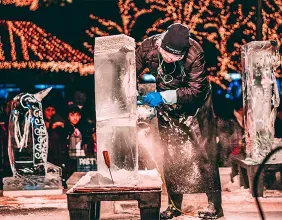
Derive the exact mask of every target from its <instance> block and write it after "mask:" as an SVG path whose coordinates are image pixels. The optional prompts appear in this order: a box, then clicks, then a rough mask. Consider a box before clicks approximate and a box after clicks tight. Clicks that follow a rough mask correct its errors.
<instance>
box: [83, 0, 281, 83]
mask: <svg viewBox="0 0 282 220" xmlns="http://www.w3.org/2000/svg"><path fill="white" fill-rule="evenodd" d="M144 1H145V3H146V4H147V8H148V9H139V8H137V7H136V6H135V4H134V2H133V1H132V0H120V1H119V3H118V7H119V10H120V15H121V20H122V25H119V24H117V23H116V22H113V21H110V20H106V19H101V18H99V17H97V16H94V15H91V17H90V18H91V19H93V20H95V21H96V23H95V24H96V26H95V27H91V28H90V29H89V30H87V34H88V35H89V36H90V37H91V38H92V40H93V41H94V39H93V38H94V36H95V35H97V36H104V35H109V34H112V33H113V29H115V30H116V31H117V32H118V33H124V34H127V35H130V34H131V30H132V28H133V26H134V25H135V23H136V20H137V19H138V18H139V19H141V18H140V15H142V14H145V13H147V14H149V13H153V12H154V13H155V12H158V13H160V15H161V17H160V18H159V19H157V20H156V21H155V22H154V23H153V24H152V25H150V26H149V27H148V28H147V30H146V33H144V36H143V38H145V37H147V36H151V35H152V34H155V33H161V32H163V31H165V30H166V28H167V26H168V25H170V24H171V23H175V22H180V23H183V24H187V25H188V26H189V28H190V32H191V33H192V35H193V37H195V38H196V39H197V40H198V41H199V42H200V43H201V44H202V45H205V44H206V43H209V44H213V45H214V47H215V49H216V51H217V52H216V51H215V52H216V53H214V51H213V52H212V54H213V56H214V55H215V54H217V64H215V65H209V67H208V71H209V73H211V78H210V79H211V80H212V81H214V82H216V83H217V84H219V85H221V86H222V87H225V86H224V84H222V80H223V79H227V80H228V75H227V74H226V73H228V72H230V71H235V72H240V47H241V45H243V44H245V43H247V42H249V41H251V40H255V36H256V33H255V31H256V25H255V16H256V15H255V7H254V6H253V7H251V6H250V3H249V4H248V5H249V6H248V8H247V9H244V8H243V6H245V4H244V5H242V4H239V3H238V2H236V1H235V0H198V1H182V0H168V1H162V0H144ZM281 4H282V3H281V1H280V0H266V1H264V9H263V18H264V25H263V38H264V40H270V39H276V40H278V41H280V43H281V41H282V35H281V33H282V31H281V22H282V14H281ZM84 45H85V47H87V48H88V49H89V51H90V52H92V53H93V47H92V44H88V43H84Z"/></svg>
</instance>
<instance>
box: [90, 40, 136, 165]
mask: <svg viewBox="0 0 282 220" xmlns="http://www.w3.org/2000/svg"><path fill="white" fill-rule="evenodd" d="M134 50H135V41H134V39H133V38H131V37H128V36H126V35H114V36H106V37H98V38H96V39H95V57H94V61H95V63H94V64H95V102H96V103H95V104H96V120H97V123H96V126H97V146H98V152H97V163H98V170H107V169H108V168H107V167H106V165H105V163H104V159H103V154H102V151H104V150H107V151H108V152H109V155H110V159H111V162H112V163H113V164H115V165H116V166H117V167H118V168H120V169H122V168H124V169H127V170H135V169H137V161H138V160H137V159H136V158H137V153H138V152H137V142H136V102H137V101H136V69H135V53H134Z"/></svg>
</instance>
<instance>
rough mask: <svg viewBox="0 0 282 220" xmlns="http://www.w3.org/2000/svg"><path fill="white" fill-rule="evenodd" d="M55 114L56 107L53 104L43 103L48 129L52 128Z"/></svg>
mask: <svg viewBox="0 0 282 220" xmlns="http://www.w3.org/2000/svg"><path fill="white" fill-rule="evenodd" d="M55 114H56V107H55V105H54V104H53V103H52V102H49V103H43V118H44V121H45V126H46V128H47V129H49V128H50V121H51V118H52V116H53V115H55Z"/></svg>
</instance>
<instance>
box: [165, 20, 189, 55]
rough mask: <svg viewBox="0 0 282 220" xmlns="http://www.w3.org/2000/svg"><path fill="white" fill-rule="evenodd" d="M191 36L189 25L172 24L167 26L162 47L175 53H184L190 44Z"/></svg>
mask: <svg viewBox="0 0 282 220" xmlns="http://www.w3.org/2000/svg"><path fill="white" fill-rule="evenodd" d="M189 37H190V32H189V29H188V27H186V26H184V25H182V24H179V23H175V24H172V25H170V26H169V27H168V28H167V31H166V33H165V35H164V37H163V39H162V43H161V48H163V49H164V50H165V51H167V52H169V53H172V54H175V55H184V54H185V53H186V52H187V50H188V48H189V46H190V45H189Z"/></svg>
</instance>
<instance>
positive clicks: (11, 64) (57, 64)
mask: <svg viewBox="0 0 282 220" xmlns="http://www.w3.org/2000/svg"><path fill="white" fill-rule="evenodd" d="M0 25H3V26H7V28H8V32H9V39H10V46H11V50H10V53H11V58H12V60H11V61H7V60H5V56H4V51H3V50H2V44H0V61H1V62H0V69H11V68H16V69H22V68H30V69H42V70H50V71H56V72H58V71H66V72H80V74H82V75H85V74H93V73H94V64H93V59H92V58H91V57H89V56H87V55H86V54H84V53H82V52H80V51H78V50H75V49H73V48H72V47H71V46H70V45H69V44H66V43H64V42H63V41H61V40H59V39H58V38H56V37H55V36H51V34H49V33H47V32H46V31H45V30H43V29H42V28H40V27H38V26H36V25H35V24H33V23H32V22H26V21H4V20H0ZM14 37H19V38H20V43H21V53H22V55H23V56H22V57H23V61H19V60H18V59H17V57H18V56H17V53H16V51H17V50H16V44H15V41H14ZM1 51H2V53H1ZM30 55H35V56H36V57H37V59H38V60H37V61H34V60H31V59H30ZM71 65H73V67H72V66H71Z"/></svg>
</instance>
